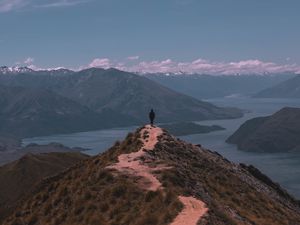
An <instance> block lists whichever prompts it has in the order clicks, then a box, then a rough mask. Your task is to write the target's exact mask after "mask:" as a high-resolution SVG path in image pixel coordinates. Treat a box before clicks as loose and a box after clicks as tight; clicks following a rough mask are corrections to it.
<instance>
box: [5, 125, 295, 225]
mask: <svg viewBox="0 0 300 225" xmlns="http://www.w3.org/2000/svg"><path fill="white" fill-rule="evenodd" d="M12 224H14V225H16V224H43V225H52V224H72V225H77V224H78V225H79V224H80V225H81V224H85V225H94V224H99V225H100V224H105V225H113V224H126V225H146V224H149V225H150V224H151V225H167V224H170V225H183V224H184V225H196V224H207V225H208V224H214V225H216V224H218V225H229V224H232V225H233V224H241V225H247V224H256V225H269V224H272V225H290V224H300V208H299V204H298V203H297V201H296V200H295V199H294V198H293V197H292V196H290V195H289V194H288V193H287V192H286V191H285V190H283V189H282V188H281V187H280V186H279V185H278V184H275V183H274V182H272V180H270V179H269V178H268V177H267V176H265V175H264V174H262V173H261V172H260V171H259V170H257V169H256V168H254V167H253V166H247V165H237V164H233V163H231V162H229V161H228V160H226V159H225V158H223V157H222V156H220V155H219V154H217V153H215V152H211V151H209V150H206V149H202V148H200V147H197V146H195V145H192V144H189V143H186V142H183V141H181V140H179V139H177V138H174V137H173V136H171V135H170V134H169V133H168V132H167V131H164V130H162V129H161V128H159V127H151V126H146V127H143V128H139V129H138V130H137V131H136V132H135V133H133V134H129V135H128V136H127V138H126V139H125V140H124V141H122V142H117V143H116V144H115V145H114V146H113V147H112V148H110V149H109V150H108V151H107V152H105V153H103V154H101V155H98V156H95V157H92V158H90V159H87V160H85V161H83V162H82V163H80V164H77V165H76V166H74V167H72V168H70V169H69V170H67V171H65V172H63V173H60V174H59V175H57V176H55V177H52V178H49V179H47V180H44V181H43V182H41V183H40V184H39V185H38V186H36V187H35V189H34V191H32V192H31V193H30V194H29V195H28V196H27V197H26V198H25V199H24V201H23V202H22V203H21V204H20V205H19V206H18V207H17V209H16V210H15V211H14V212H13V213H12V214H11V215H10V216H9V217H7V218H6V219H5V221H4V223H3V225H12Z"/></svg>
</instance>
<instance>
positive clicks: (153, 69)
mask: <svg viewBox="0 0 300 225" xmlns="http://www.w3.org/2000/svg"><path fill="white" fill-rule="evenodd" d="M88 67H101V68H105V69H106V68H110V67H114V68H117V69H120V70H124V71H128V72H139V73H187V74H193V73H197V74H211V75H230V74H267V73H285V72H292V73H299V71H300V66H298V65H296V64H283V65H280V64H276V63H273V62H264V61H261V60H258V59H250V60H243V61H233V62H215V61H209V60H205V59H201V58H200V59H196V60H193V61H190V62H178V61H173V60H172V59H166V60H161V61H159V60H154V61H142V62H137V63H135V64H132V63H128V62H127V63H126V62H112V61H111V60H110V59H108V58H102V59H94V60H93V61H92V62H91V63H90V64H89V66H88Z"/></svg>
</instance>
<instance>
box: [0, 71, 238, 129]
mask: <svg viewBox="0 0 300 225" xmlns="http://www.w3.org/2000/svg"><path fill="white" fill-rule="evenodd" d="M0 81H1V83H2V84H5V85H8V86H19V85H21V86H26V87H31V88H46V89H50V90H52V91H54V92H56V93H58V94H60V95H62V96H64V97H67V98H69V99H72V100H74V101H76V102H78V103H80V104H81V105H85V106H87V107H88V108H90V109H91V110H94V111H97V112H100V113H102V112H103V111H104V112H107V111H109V112H113V113H115V114H117V113H119V114H121V116H122V115H123V116H124V115H126V116H127V117H128V118H131V121H132V120H137V121H139V122H144V121H145V120H147V115H148V112H149V110H150V109H151V108H154V109H155V110H156V112H157V115H158V118H157V119H158V120H159V121H160V122H174V121H185V120H205V119H222V118H236V117H240V116H241V115H242V112H241V111H240V110H237V109H232V108H221V107H216V106H214V105H212V104H210V103H207V102H203V101H200V100H197V99H195V98H192V97H188V96H186V95H184V94H180V93H178V92H175V91H173V90H170V89H168V88H166V87H164V86H161V85H159V84H157V83H156V82H153V81H151V80H149V79H147V78H145V77H142V76H138V75H136V74H132V73H127V72H122V71H119V70H116V69H108V70H104V69H97V68H92V69H87V70H82V71H79V72H73V73H71V72H70V73H60V75H52V74H50V72H49V73H48V74H47V73H46V72H45V71H42V72H32V73H29V74H17V75H11V76H7V75H0ZM33 81H34V82H33ZM132 118H134V119H132ZM110 121H114V120H110ZM132 124H133V123H132Z"/></svg>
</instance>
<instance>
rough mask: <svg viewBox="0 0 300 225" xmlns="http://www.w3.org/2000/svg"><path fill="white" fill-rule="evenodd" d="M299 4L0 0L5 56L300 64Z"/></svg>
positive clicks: (207, 65) (91, 61)
mask: <svg viewBox="0 0 300 225" xmlns="http://www.w3.org/2000/svg"><path fill="white" fill-rule="evenodd" d="M299 9H300V1H299V0H52V1H49V0H0V27H1V32H0V64H1V65H9V66H13V65H17V64H18V65H30V66H35V67H37V68H50V67H57V66H63V67H67V68H84V67H89V66H99V67H118V68H120V69H124V70H126V69H127V70H141V71H147V72H151V71H154V72H159V71H162V72H167V71H170V72H176V71H179V70H184V71H188V72H189V71H190V72H197V71H198V70H199V72H212V73H213V72H215V73H222V71H225V70H226V71H225V72H226V73H238V72H240V71H239V70H241V72H245V71H246V72H249V71H250V72H251V71H252V70H253V71H254V72H256V71H258V72H264V71H266V72H272V71H275V72H276V71H278V72H282V71H284V70H287V71H294V72H297V71H300V69H299V68H300V67H299V66H298V65H300V54H299V52H300V43H299V40H300V29H299V28H300V27H299V21H300V13H299ZM25 62H26V63H25ZM241 68H242V69H241ZM249 68H250V69H249ZM225 72H224V73H225Z"/></svg>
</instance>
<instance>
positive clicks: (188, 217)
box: [171, 196, 208, 225]
mask: <svg viewBox="0 0 300 225" xmlns="http://www.w3.org/2000/svg"><path fill="white" fill-rule="evenodd" d="M178 198H179V200H180V201H181V203H182V204H183V205H184V208H183V210H182V211H181V212H180V213H179V214H178V216H177V217H176V218H175V220H174V221H173V222H172V223H171V225H183V224H185V225H196V224H197V222H198V221H199V220H200V219H201V218H202V217H203V216H204V215H205V214H206V213H207V211H208V208H206V206H205V203H204V202H202V201H200V200H198V199H196V198H194V197H184V196H179V197H178Z"/></svg>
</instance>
